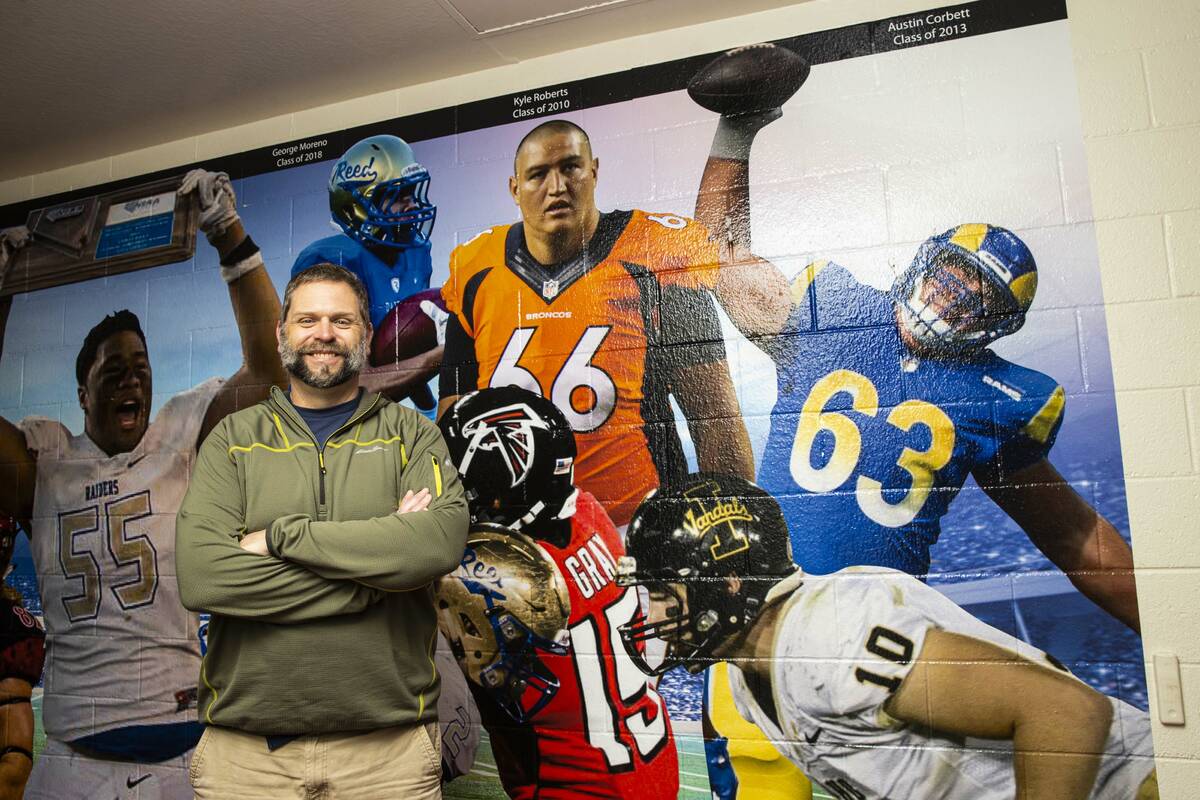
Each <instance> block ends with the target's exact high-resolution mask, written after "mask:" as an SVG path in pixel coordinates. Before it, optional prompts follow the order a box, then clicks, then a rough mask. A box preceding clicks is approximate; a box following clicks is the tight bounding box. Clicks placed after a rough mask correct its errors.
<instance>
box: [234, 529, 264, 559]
mask: <svg viewBox="0 0 1200 800" xmlns="http://www.w3.org/2000/svg"><path fill="white" fill-rule="evenodd" d="M241 545H242V549H243V550H245V551H246V552H248V553H254V555H256V556H267V555H270V554H271V553H270V551H269V550H267V532H266V531H255V532H254V533H247V534H246V535H245V536H243V537H242V541H241Z"/></svg>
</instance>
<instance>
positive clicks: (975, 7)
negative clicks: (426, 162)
mask: <svg viewBox="0 0 1200 800" xmlns="http://www.w3.org/2000/svg"><path fill="white" fill-rule="evenodd" d="M1066 18H1067V8H1066V0H975V2H967V3H959V4H957V5H949V6H943V7H941V8H935V9H927V10H924V11H917V12H912V13H910V14H903V15H900V16H896V17H889V18H887V19H881V20H875V21H873V22H863V23H858V24H855V25H849V26H846V27H844V28H834V29H832V30H826V31H818V32H815V33H808V34H803V35H800V36H793V37H790V38H785V39H777V40H774V43H775V44H777V45H780V46H783V47H787V48H789V49H791V50H794V51H795V52H797V53H799V54H800V55H801V56H803V57H804V58H805V59H806V60H807V61H808V62H809V63H810V64H813V65H817V64H826V63H829V62H833V61H841V60H843V59H848V58H857V57H859V56H868V55H874V54H877V53H886V52H890V51H893V50H902V49H905V48H909V47H920V46H922V45H927V44H937V43H939V42H946V41H952V40H955V39H962V38H966V37H970V36H979V35H982V34H988V33H996V32H999V31H1004V30H1010V29H1013V28H1023V27H1027V26H1030V25H1039V24H1042V23H1046V22H1054V21H1057V20H1062V19H1066ZM716 55H717V53H705V54H702V55H697V56H690V57H688V58H681V59H676V60H674V61H667V62H663V63H661V64H652V65H649V66H644V67H634V68H632V69H628V70H623V71H621V72H612V73H609V74H606V75H599V76H596V77H592V78H583V79H580V80H577V81H569V82H566V83H556V84H549V85H546V86H542V87H539V88H535V89H529V90H525V91H521V92H516V93H514V94H507V95H502V96H499V97H491V98H487V99H484V100H476V101H473V102H469V103H464V104H462V105H460V106H453V107H449V108H441V109H435V110H433V111H424V112H420V113H416V114H409V115H406V116H403V117H397V118H395V119H390V120H385V121H383V122H375V123H371V124H367V125H359V126H356V127H353V128H347V129H344V130H340V131H331V132H329V133H326V134H320V135H317V136H310V137H307V138H305V139H296V140H293V141H291V142H284V143H282V144H278V145H273V146H270V147H260V148H257V149H255V150H248V151H246V152H243V153H237V154H234V155H229V156H222V157H219V158H214V159H209V160H207V161H204V162H199V163H196V164H185V165H181V166H178V167H172V168H171V169H169V170H162V171H160V172H156V173H150V174H146V175H138V176H136V177H133V178H127V179H124V180H121V181H113V182H110V183H107V184H102V185H99V186H91V187H88V188H86V189H81V190H76V191H71V192H64V193H61V194H57V195H53V196H48V197H40V198H35V199H32V200H27V201H24V202H21V203H13V204H10V205H7V206H3V207H0V228H3V227H8V226H10V225H20V224H22V223H24V222H25V220H26V217H27V216H28V214H29V212H30V211H32V210H34V209H36V208H41V207H45V206H47V205H54V204H57V203H61V202H66V201H69V200H71V199H74V198H77V197H89V196H92V195H94V194H96V193H98V192H107V191H112V190H114V189H120V188H123V187H125V186H130V185H134V184H136V183H142V182H145V181H148V180H154V179H157V178H162V177H167V176H170V175H177V174H179V173H181V172H183V171H186V170H188V169H190V168H192V167H195V166H203V167H204V168H206V169H212V170H224V171H225V172H228V173H229V174H230V175H231V176H232V177H234V178H247V177H251V176H254V175H261V174H264V173H268V172H273V171H275V170H278V169H290V168H291V167H296V166H301V165H303V164H310V163H314V162H321V161H332V160H335V159H337V158H338V157H339V156H340V155H341V154H342V153H343V152H345V150H346V149H347V148H348V147H349V146H350V145H352V144H353V143H354V142H356V141H358V140H359V139H362V138H364V137H366V136H371V135H374V134H379V133H391V134H395V135H397V136H401V137H403V138H404V139H406V140H408V141H410V142H419V141H422V140H425V139H433V138H437V137H440V136H449V135H451V134H454V133H464V132H467V131H474V130H480V129H483V128H491V127H494V126H497V125H505V124H508V123H512V122H523V121H532V120H535V119H538V118H540V117H549V116H555V115H559V114H566V113H570V112H572V111H580V110H583V109H586V108H596V107H598V106H604V105H608V104H610V103H620V102H624V101H626V100H634V99H636V98H639V97H649V96H651V95H656V94H662V93H664V92H674V91H679V90H681V89H683V88H684V87H685V86H686V85H687V82H688V80H689V79H690V78H691V77H692V75H694V74H695V73H696V71H697V70H698V69H700V67H702V66H704V65H705V64H706V63H708V62H709V61H710V60H711V59H712V58H713V57H715V56H716Z"/></svg>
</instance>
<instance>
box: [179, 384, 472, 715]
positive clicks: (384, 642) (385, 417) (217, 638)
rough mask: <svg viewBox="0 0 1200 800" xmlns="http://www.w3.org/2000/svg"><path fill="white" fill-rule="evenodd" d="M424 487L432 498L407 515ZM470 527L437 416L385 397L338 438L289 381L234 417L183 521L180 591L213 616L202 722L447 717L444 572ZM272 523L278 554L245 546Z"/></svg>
mask: <svg viewBox="0 0 1200 800" xmlns="http://www.w3.org/2000/svg"><path fill="white" fill-rule="evenodd" d="M422 488H428V489H429V491H430V493H431V494H432V495H433V498H434V499H433V501H432V503H431V504H430V506H429V508H428V509H426V510H425V511H419V512H414V513H409V514H397V513H395V512H396V508H397V506H398V505H399V502H400V499H401V498H402V497H403V496H404V493H405V492H406V491H407V490H410V489H411V490H412V491H413V492H417V491H420V490H421V489H422ZM467 527H468V518H467V503H466V498H465V496H464V493H463V489H462V486H461V484H460V483H459V481H458V475H457V473H456V471H455V469H454V467H453V466H452V465H451V463H450V460H449V457H448V455H447V452H446V445H445V442H444V441H443V440H442V436H441V433H440V432H439V431H438V429H437V426H435V425H434V424H433V423H431V422H429V421H428V420H427V419H425V418H424V417H422V416H421V415H420V414H418V413H416V412H415V411H412V410H410V409H407V408H404V407H402V406H400V405H397V404H395V403H392V402H391V401H389V400H387V399H385V398H383V397H381V396H380V395H377V394H364V396H363V397H362V399H361V400H360V402H359V406H358V408H357V410H356V411H355V412H354V414H353V415H351V417H350V419H349V420H348V421H347V422H346V424H345V425H343V426H342V427H341V428H339V429H338V430H336V431H334V433H333V434H331V435H330V437H329V440H328V441H327V442H326V443H325V444H324V446H320V445H319V444H318V443H317V442H316V441H315V440H314V438H313V435H312V432H311V431H310V430H309V428H308V426H307V425H306V424H305V423H304V421H303V420H302V419H301V418H300V415H299V414H298V413H297V412H296V410H295V408H294V407H293V406H292V405H291V403H290V402H289V401H288V399H287V397H286V396H285V395H284V394H283V392H281V391H280V390H279V389H272V390H271V396H270V398H268V399H267V400H265V401H263V402H262V403H259V404H258V405H256V406H254V407H253V408H248V409H245V410H243V411H239V412H237V413H235V414H231V415H229V416H227V417H225V418H224V419H223V420H222V421H221V422H220V423H219V424H218V425H217V426H216V428H215V429H214V430H213V432H212V433H211V434H210V435H209V436H208V438H207V439H206V440H205V441H204V443H203V445H201V447H200V451H199V454H198V456H197V460H196V466H195V469H194V471H193V474H192V478H191V483H190V485H189V487H188V492H187V496H186V498H185V499H184V501H183V505H182V507H181V509H180V511H179V517H178V521H177V524H176V544H175V554H176V556H175V558H176V568H177V574H178V578H179V590H180V597H181V598H182V600H183V604H184V605H185V606H186V607H188V608H189V609H192V610H193V611H208V612H210V613H211V614H212V620H211V622H210V623H209V629H208V649H207V653H206V655H205V656H204V659H203V662H202V664H201V669H200V695H199V703H200V721H201V722H204V723H208V724H214V725H222V726H226V727H230V728H236V729H238V730H242V731H246V732H250V733H259V734H280V735H283V734H318V733H328V732H333V731H354V730H372V729H376V728H382V727H387V726H393V725H403V724H408V723H412V722H417V721H422V722H429V721H432V720H434V719H435V718H436V713H437V698H438V690H439V682H438V675H437V671H436V669H435V668H434V664H433V648H434V646H435V642H436V635H437V625H436V614H435V609H434V600H433V588H432V583H431V582H432V581H433V580H434V579H436V578H437V577H439V576H441V575H444V574H446V573H447V572H449V571H450V570H452V569H453V568H454V567H455V566H457V565H458V563H459V561H460V559H461V558H462V553H463V548H464V547H465V545H466V536H467ZM263 529H265V530H266V532H267V547H268V549H269V550H270V553H271V554H270V555H269V556H259V555H255V554H253V553H250V552H247V551H245V550H242V549H241V547H240V545H239V541H240V539H241V537H242V536H243V535H245V534H246V533H249V532H251V531H256V530H263Z"/></svg>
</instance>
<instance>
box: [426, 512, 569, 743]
mask: <svg viewBox="0 0 1200 800" xmlns="http://www.w3.org/2000/svg"><path fill="white" fill-rule="evenodd" d="M437 606H438V626H439V627H440V628H441V630H442V634H443V635H444V636H445V637H446V641H447V642H449V643H450V650H451V652H453V653H454V657H455V659H457V661H458V664H459V666H460V667H461V668H462V671H463V673H464V674H465V675H466V676H467V679H468V680H469V681H471V682H472V683H474V684H476V685H477V686H479V687H481V688H482V689H483V690H484V691H485V692H487V693H488V695H489V696H491V697H492V699H494V700H495V702H496V704H497V706H499V707H500V708H501V709H502V710H503V711H504V712H505V713H507V714H508V715H509V716H510V717H512V719H513V720H514V721H516V722H518V723H522V724H523V723H525V722H528V721H529V720H530V719H532V718H533V716H534V715H535V714H537V713H538V712H539V711H540V710H541V709H542V708H544V707H545V705H546V704H547V703H549V702H550V700H552V699H553V698H554V695H555V694H556V693H557V692H558V688H559V681H558V678H557V677H555V675H554V673H553V672H552V671H551V670H550V668H549V667H548V666H547V665H546V662H545V661H544V660H543V658H542V656H543V655H549V656H551V657H553V656H564V655H566V653H567V650H568V647H569V634H568V633H567V620H568V618H569V617H570V615H571V600H570V595H569V594H568V593H567V584H566V581H565V580H564V579H563V576H562V573H560V572H559V570H558V566H557V565H556V564H555V563H554V559H553V558H551V556H550V554H549V553H547V552H546V550H545V549H544V548H543V547H542V546H541V545H539V544H538V543H537V542H535V541H534V540H533V539H531V538H529V537H528V536H525V535H524V534H521V533H517V532H516V531H513V530H511V529H510V528H505V527H503V526H500V525H493V524H488V523H477V524H475V525H474V526H472V528H471V533H470V535H469V536H468V538H467V548H466V551H465V552H464V553H463V558H462V563H461V564H459V567H458V569H456V570H455V571H454V572H452V573H450V574H449V575H447V576H445V577H443V578H441V579H440V580H439V581H438V584H437Z"/></svg>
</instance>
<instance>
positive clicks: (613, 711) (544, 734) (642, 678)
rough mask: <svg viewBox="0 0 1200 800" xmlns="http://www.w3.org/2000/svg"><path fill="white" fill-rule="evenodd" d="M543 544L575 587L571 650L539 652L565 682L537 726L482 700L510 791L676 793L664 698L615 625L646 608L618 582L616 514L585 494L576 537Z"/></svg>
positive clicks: (518, 794) (536, 794)
mask: <svg viewBox="0 0 1200 800" xmlns="http://www.w3.org/2000/svg"><path fill="white" fill-rule="evenodd" d="M539 543H540V544H541V545H542V546H543V547H545V548H546V550H547V552H549V553H550V554H551V555H552V556H553V557H554V561H555V563H556V564H558V568H559V570H561V572H562V574H563V577H564V578H565V579H566V582H567V586H568V588H569V591H570V596H571V617H570V620H569V626H570V631H571V648H570V652H569V653H568V654H567V655H564V656H552V655H546V654H542V655H541V658H542V659H543V661H544V663H545V664H546V666H547V667H548V668H549V669H550V671H551V672H553V673H554V675H555V677H557V678H558V681H559V688H558V692H557V693H556V694H555V695H554V698H553V699H552V700H551V701H550V702H549V703H548V704H547V705H546V706H545V707H544V708H543V709H542V710H541V711H540V712H538V714H537V716H536V717H534V719H533V721H532V722H531V723H530V724H527V725H517V724H516V723H514V722H513V721H512V720H511V719H510V718H509V717H507V716H506V715H505V714H504V713H503V712H502V711H500V710H498V709H497V708H496V707H495V705H494V704H493V703H491V702H490V701H488V700H487V699H486V698H480V699H481V700H482V702H481V703H480V713H481V715H482V717H483V721H484V726H485V727H486V728H487V729H488V732H489V733H490V734H491V740H492V752H493V753H494V754H495V756H496V765H497V767H498V768H499V772H500V780H501V782H502V783H503V784H504V789H505V791H507V792H508V794H509V796H510V797H513V798H517V800H525V799H526V798H529V799H532V798H539V800H557V798H562V799H563V800H566V799H567V798H578V797H621V798H624V797H637V798H644V799H645V800H658V799H659V798H661V799H662V800H667V798H671V800H674V798H675V797H677V796H678V794H679V760H678V756H677V754H676V752H675V740H674V737H673V736H672V734H671V723H670V720H669V719H668V718H667V708H666V705H665V704H664V703H663V700H662V698H661V697H660V696H659V694H658V692H656V691H655V690H654V687H653V686H651V685H650V683H649V680H648V678H647V677H646V675H645V674H643V673H642V672H641V670H639V669H638V668H637V667H636V666H634V664H633V662H632V661H631V660H630V658H629V656H628V655H626V652H625V647H624V645H623V644H622V642H621V637H620V634H619V633H618V631H617V629H618V628H619V627H620V626H621V625H624V624H625V623H627V622H630V621H631V620H632V619H633V617H634V615H635V614H637V613H640V612H639V608H638V597H637V591H636V590H635V589H623V588H621V587H620V586H617V585H616V583H615V581H614V577H615V574H616V567H617V559H618V558H620V557H621V556H622V555H624V552H625V550H624V548H623V547H622V545H621V539H620V537H619V536H618V534H617V530H616V528H615V527H614V526H613V523H612V520H610V519H609V518H608V515H607V514H606V513H605V512H604V509H603V508H601V506H600V503H599V502H597V500H596V499H595V498H594V497H592V496H591V495H590V494H588V493H586V492H582V491H581V492H580V493H579V498H578V504H577V510H576V512H575V516H574V517H573V518H572V520H571V540H570V542H568V543H567V545H566V546H565V547H561V548H559V547H555V546H554V545H553V544H550V543H548V542H546V541H544V540H539ZM474 688H475V687H474V686H473V685H472V689H474ZM477 694H478V693H477Z"/></svg>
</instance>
